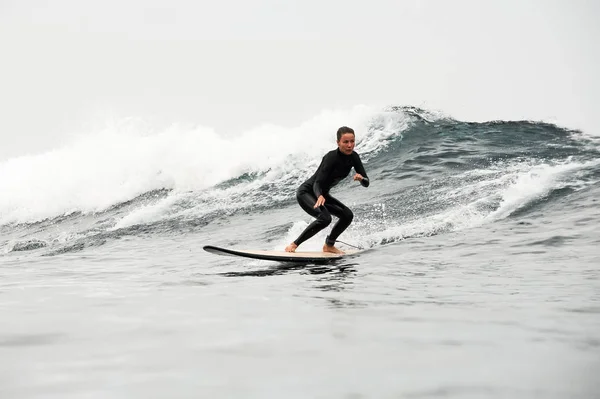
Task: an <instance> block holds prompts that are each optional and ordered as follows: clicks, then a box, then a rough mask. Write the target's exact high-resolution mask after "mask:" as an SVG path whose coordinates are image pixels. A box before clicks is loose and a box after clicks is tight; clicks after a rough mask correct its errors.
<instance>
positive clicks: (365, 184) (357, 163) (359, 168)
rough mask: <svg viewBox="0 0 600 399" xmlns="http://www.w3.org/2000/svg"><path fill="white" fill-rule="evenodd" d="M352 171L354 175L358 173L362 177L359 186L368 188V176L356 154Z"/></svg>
mask: <svg viewBox="0 0 600 399" xmlns="http://www.w3.org/2000/svg"><path fill="white" fill-rule="evenodd" d="M355 154H356V153H355ZM354 170H355V171H356V173H360V175H361V176H362V177H363V179H362V180H361V181H360V184H361V185H362V186H363V187H369V176H367V171H366V170H365V167H364V166H363V164H362V161H361V160H360V156H358V154H356V155H355V157H354Z"/></svg>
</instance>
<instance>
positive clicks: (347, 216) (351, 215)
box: [344, 209, 354, 222]
mask: <svg viewBox="0 0 600 399" xmlns="http://www.w3.org/2000/svg"><path fill="white" fill-rule="evenodd" d="M344 219H346V220H347V221H348V222H351V221H352V219H354V213H353V212H352V211H351V210H350V209H346V210H344Z"/></svg>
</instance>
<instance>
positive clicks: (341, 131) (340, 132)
mask: <svg viewBox="0 0 600 399" xmlns="http://www.w3.org/2000/svg"><path fill="white" fill-rule="evenodd" d="M346 133H352V134H354V129H352V128H351V127H348V126H342V127H341V128H339V129H338V131H337V141H340V139H341V138H342V136H343V135H344V134H346Z"/></svg>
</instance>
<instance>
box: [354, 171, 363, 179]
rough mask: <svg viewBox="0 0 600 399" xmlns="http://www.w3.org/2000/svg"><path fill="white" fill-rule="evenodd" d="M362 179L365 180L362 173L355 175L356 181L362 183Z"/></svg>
mask: <svg viewBox="0 0 600 399" xmlns="http://www.w3.org/2000/svg"><path fill="white" fill-rule="evenodd" d="M362 179H363V177H362V175H361V174H360V173H357V174H355V175H354V180H360V181H361V180H362Z"/></svg>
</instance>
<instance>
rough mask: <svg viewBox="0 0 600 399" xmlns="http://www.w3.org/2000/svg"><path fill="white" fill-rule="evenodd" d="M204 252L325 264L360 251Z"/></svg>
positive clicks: (214, 249)
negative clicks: (341, 252) (342, 252)
mask: <svg viewBox="0 0 600 399" xmlns="http://www.w3.org/2000/svg"><path fill="white" fill-rule="evenodd" d="M203 248H204V250H205V251H207V252H210V253H213V254H217V255H226V256H241V257H244V258H252V259H262V260H273V261H279V262H298V263H323V262H330V261H333V260H339V259H342V258H343V257H345V256H349V255H355V254H357V253H358V252H360V251H357V250H344V252H345V253H344V254H334V253H331V252H317V251H296V252H285V251H266V250H259V249H252V250H235V249H230V248H221V247H215V246H213V245H205V246H204V247H203Z"/></svg>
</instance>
